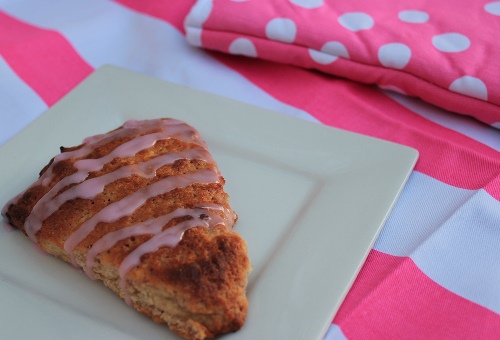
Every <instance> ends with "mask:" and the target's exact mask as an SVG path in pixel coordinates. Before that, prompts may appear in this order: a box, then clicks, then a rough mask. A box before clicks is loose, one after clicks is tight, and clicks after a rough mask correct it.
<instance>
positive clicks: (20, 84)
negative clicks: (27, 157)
mask: <svg viewBox="0 0 500 340" xmlns="http://www.w3.org/2000/svg"><path fill="white" fill-rule="evenodd" d="M46 109H47V105H46V104H45V103H44V102H43V101H42V100H41V98H40V97H39V96H38V95H37V94H36V93H35V92H33V90H32V89H31V88H30V87H29V86H28V85H26V83H25V82H24V81H23V80H22V79H20V78H19V77H18V76H17V75H16V74H15V73H14V72H13V71H12V69H11V68H10V67H9V65H7V63H6V62H5V60H4V59H3V58H2V57H1V56H0V145H2V144H4V143H5V142H6V141H7V140H9V139H10V138H12V137H13V136H14V135H15V134H16V133H18V132H19V131H21V129H23V128H24V127H25V126H26V125H28V124H29V123H31V122H32V121H33V120H34V119H35V118H36V117H38V116H39V115H40V114H41V113H42V112H44V111H45V110H46Z"/></svg>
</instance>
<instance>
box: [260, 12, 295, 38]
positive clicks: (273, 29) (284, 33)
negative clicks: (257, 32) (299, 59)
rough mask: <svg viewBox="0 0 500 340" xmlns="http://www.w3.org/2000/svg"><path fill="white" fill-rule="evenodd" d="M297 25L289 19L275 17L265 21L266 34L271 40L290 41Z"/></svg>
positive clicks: (293, 36)
mask: <svg viewBox="0 0 500 340" xmlns="http://www.w3.org/2000/svg"><path fill="white" fill-rule="evenodd" d="M296 34H297V27H296V26H295V23H294V22H293V20H291V19H287V18H275V19H272V20H271V21H269V22H268V23H267V26H266V36H267V37H268V38H269V39H271V40H276V41H281V42H285V43H291V42H293V41H294V40H295V35H296Z"/></svg>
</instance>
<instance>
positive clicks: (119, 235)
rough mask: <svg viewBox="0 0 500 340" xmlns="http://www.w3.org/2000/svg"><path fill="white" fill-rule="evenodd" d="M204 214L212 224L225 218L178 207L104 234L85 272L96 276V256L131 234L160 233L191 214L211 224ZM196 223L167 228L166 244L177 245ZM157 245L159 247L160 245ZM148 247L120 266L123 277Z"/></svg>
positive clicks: (93, 248) (91, 251)
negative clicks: (164, 213)
mask: <svg viewBox="0 0 500 340" xmlns="http://www.w3.org/2000/svg"><path fill="white" fill-rule="evenodd" d="M220 207H222V206H220ZM203 214H205V215H207V217H208V219H210V223H211V224H213V223H214V222H216V224H219V223H224V220H222V219H221V218H220V216H218V215H215V214H213V213H211V212H210V211H208V210H206V209H203V208H195V209H186V208H178V209H176V210H174V211H172V212H171V213H168V214H166V215H163V216H160V217H157V218H153V219H150V220H147V221H144V222H142V223H138V224H134V225H131V226H128V227H125V228H122V229H118V230H115V231H112V232H110V233H108V234H106V235H104V236H103V237H102V238H101V239H99V240H98V241H97V242H95V243H94V245H93V246H92V248H91V249H90V250H89V251H88V253H87V260H86V265H85V272H86V273H87V275H88V276H90V277H91V278H93V277H94V273H93V267H94V263H95V257H96V256H97V255H99V254H100V253H102V252H103V251H106V250H108V249H110V248H111V247H113V245H115V244H116V243H117V242H118V241H121V240H124V239H126V238H128V237H131V236H139V235H159V234H160V233H162V231H163V228H164V226H165V225H166V224H167V223H168V222H169V221H170V220H172V219H174V218H178V217H183V216H191V218H192V219H195V221H196V223H198V225H199V226H205V227H208V226H210V223H209V222H207V221H206V220H200V216H202V215H203ZM196 223H195V224H190V225H187V224H183V225H180V224H178V225H175V226H172V227H171V228H168V229H167V230H165V231H164V233H166V234H168V235H169V236H163V237H164V238H165V239H166V242H165V245H166V246H169V247H175V246H176V245H177V244H178V243H179V241H180V240H181V238H182V234H183V233H184V231H185V230H186V229H187V228H188V227H194V226H198V225H197V224H196ZM214 225H215V224H214ZM225 225H226V227H231V226H232V224H225ZM148 242H149V241H148ZM157 246H158V247H157V249H158V248H159V247H160V245H157ZM155 247H156V246H155ZM153 248H154V247H153ZM148 249H149V246H147V247H146V248H144V247H142V248H141V250H139V251H137V252H134V255H132V254H131V255H129V256H128V257H127V263H126V264H125V265H123V264H122V266H123V268H122V267H120V268H122V271H123V273H122V274H121V275H120V276H121V277H122V278H124V277H125V275H126V274H127V272H128V271H129V270H130V269H131V268H132V267H134V266H136V265H137V264H138V263H139V262H140V257H141V256H142V255H144V254H145V253H146V251H147V250H148Z"/></svg>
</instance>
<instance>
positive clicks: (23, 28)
mask: <svg viewBox="0 0 500 340" xmlns="http://www.w3.org/2000/svg"><path fill="white" fill-rule="evenodd" d="M47 46H50V51H51V53H47V51H48V49H47ZM0 54H1V55H2V56H3V58H4V59H5V61H6V62H7V64H9V66H10V67H11V68H12V70H14V72H15V73H17V75H18V76H19V77H20V78H21V79H23V80H24V81H25V82H26V83H27V84H29V86H30V87H31V88H33V90H34V91H35V92H36V93H37V94H38V95H39V96H40V97H41V98H42V100H43V101H44V102H45V103H46V104H47V105H48V106H51V105H53V104H54V103H55V102H57V101H58V100H59V99H60V98H61V97H62V96H63V95H64V94H66V93H67V92H68V91H69V90H71V89H72V88H74V87H75V86H76V85H77V84H78V83H79V82H80V81H82V80H83V79H84V78H85V77H87V76H88V75H89V74H90V73H91V72H92V71H93V68H92V67H91V66H90V65H89V64H87V62H86V61H85V60H83V59H82V58H81V57H80V55H78V53H77V52H76V51H75V49H74V48H73V47H72V46H71V44H70V43H69V42H68V41H67V40H66V39H65V38H64V37H63V36H62V35H61V34H59V33H58V32H55V31H52V30H47V29H43V28H39V27H35V26H32V25H30V24H27V23H25V22H22V21H20V20H18V19H16V18H14V17H12V16H10V15H8V14H6V13H5V12H2V11H0Z"/></svg>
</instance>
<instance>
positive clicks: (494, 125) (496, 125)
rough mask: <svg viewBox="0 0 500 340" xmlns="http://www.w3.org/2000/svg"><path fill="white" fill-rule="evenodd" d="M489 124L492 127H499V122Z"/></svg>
mask: <svg viewBox="0 0 500 340" xmlns="http://www.w3.org/2000/svg"><path fill="white" fill-rule="evenodd" d="M491 126H493V127H494V128H497V129H500V122H495V123H493V124H491Z"/></svg>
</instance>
